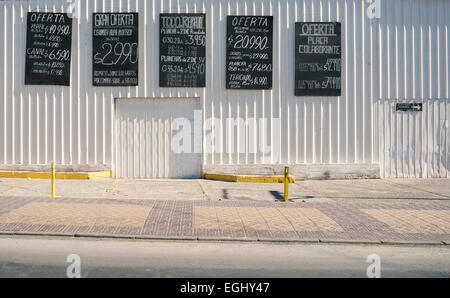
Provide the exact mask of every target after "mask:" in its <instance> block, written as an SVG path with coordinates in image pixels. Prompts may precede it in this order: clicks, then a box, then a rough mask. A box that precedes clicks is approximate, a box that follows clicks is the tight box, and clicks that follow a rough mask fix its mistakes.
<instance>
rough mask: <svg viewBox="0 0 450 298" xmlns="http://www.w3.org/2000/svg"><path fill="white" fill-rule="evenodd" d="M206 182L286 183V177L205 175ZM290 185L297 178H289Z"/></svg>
mask: <svg viewBox="0 0 450 298" xmlns="http://www.w3.org/2000/svg"><path fill="white" fill-rule="evenodd" d="M202 178H203V179H205V180H216V181H225V182H238V183H284V176H249V175H226V174H212V173H203V174H202ZM289 183H295V177H294V176H289Z"/></svg>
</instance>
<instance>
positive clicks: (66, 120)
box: [0, 0, 450, 177]
mask: <svg viewBox="0 0 450 298" xmlns="http://www.w3.org/2000/svg"><path fill="white" fill-rule="evenodd" d="M381 2H382V13H381V18H380V19H369V18H368V17H367V16H366V9H367V7H368V5H369V4H367V3H366V2H365V1H363V0H218V1H209V0H203V1H202V0H155V1H145V0H112V1H106V0H103V1H102V0H97V1H95V0H91V1H80V10H79V12H80V18H78V19H75V20H74V27H73V45H72V49H73V52H72V84H71V87H70V88H67V87H53V86H49V87H42V86H41V87H39V86H37V87H36V86H24V84H23V80H24V73H23V71H24V52H25V38H26V12H27V11H32V10H36V11H52V12H64V11H65V10H66V8H67V7H68V5H69V4H68V3H66V1H63V0H41V1H1V2H0V24H1V26H2V29H1V30H0V68H1V71H0V123H1V126H0V140H1V141H0V142H1V143H0V164H48V163H49V162H51V161H56V162H57V163H60V164H69V165H85V164H90V165H96V164H105V165H113V163H114V157H113V139H114V137H113V122H114V113H113V110H114V109H113V104H114V100H113V99H114V98H117V97H121V98H123V97H200V98H201V102H202V107H203V110H204V115H203V117H204V119H207V118H210V117H217V118H219V119H221V127H220V129H219V131H221V133H220V135H221V136H220V137H221V138H222V140H223V137H224V136H225V133H224V127H225V124H226V119H227V118H229V117H233V118H239V117H242V118H246V119H251V118H267V119H274V118H281V119H283V122H282V125H281V127H279V128H276V126H275V125H273V126H272V128H273V129H270V128H271V126H269V128H268V132H267V133H268V135H269V136H271V139H273V137H274V136H276V135H280V136H281V141H282V142H281V143H280V144H279V145H278V147H279V148H278V150H279V152H281V154H280V155H278V156H276V155H274V154H272V155H271V156H265V155H264V154H257V153H245V154H238V153H235V154H231V153H230V154H229V153H214V154H206V153H205V154H204V156H203V159H204V160H203V163H204V164H272V163H289V164H301V163H307V164H326V163H332V164H368V163H369V164H370V163H380V165H381V168H382V175H383V176H385V177H406V176H410V177H448V175H449V168H450V165H449V158H448V156H449V144H448V139H449V130H448V129H444V128H442V127H443V125H442V121H444V120H448V115H449V113H450V111H449V109H450V107H449V63H448V57H449V55H448V54H449V53H448V44H449V40H448V39H449V33H448V26H449V16H450V1H446V0H395V1H387V0H385V1H383V0H382V1H381ZM110 11H115V12H125V11H137V12H139V13H140V22H141V24H140V31H139V35H140V59H139V63H140V65H139V72H140V75H139V78H140V82H139V87H135V88H134V87H133V88H98V87H97V88H94V87H93V86H92V84H91V80H90V77H91V73H92V65H91V63H92V62H91V55H92V36H91V34H92V30H91V16H92V12H110ZM161 12H203V13H206V14H207V23H208V27H207V34H208V35H207V61H208V62H207V71H208V75H207V88H205V89H196V88H194V89H183V88H171V89H166V88H159V87H158V55H159V53H158V52H159V50H158V49H159V47H158V44H159V13H161ZM232 14H248V15H273V16H274V80H273V81H274V86H273V90H271V91H228V90H226V89H225V40H226V16H227V15H232ZM297 21H339V22H342V28H343V34H342V38H343V95H342V97H339V98H327V97H318V98H305V97H294V53H293V48H294V23H295V22H297ZM397 100H400V101H411V100H414V101H417V100H419V101H423V102H424V103H425V111H424V112H423V113H420V114H398V113H395V112H394V110H393V106H394V104H395V102H396V101H397ZM240 134H245V132H243V131H241V132H240ZM237 138H238V139H239V136H238V137H237ZM247 141H248V140H246V142H247ZM226 146H227V144H226V142H225V140H223V142H222V147H223V148H226ZM224 151H225V152H226V150H224ZM273 151H276V150H273Z"/></svg>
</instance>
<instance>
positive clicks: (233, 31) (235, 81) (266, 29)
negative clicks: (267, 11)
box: [226, 16, 273, 90]
mask: <svg viewBox="0 0 450 298" xmlns="http://www.w3.org/2000/svg"><path fill="white" fill-rule="evenodd" d="M226 67H227V72H226V73H227V81H226V84H227V88H228V89H255V90H257V89H261V90H264V89H272V70H273V17H271V16H228V19H227V64H226Z"/></svg>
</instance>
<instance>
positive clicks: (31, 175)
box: [0, 171, 111, 180]
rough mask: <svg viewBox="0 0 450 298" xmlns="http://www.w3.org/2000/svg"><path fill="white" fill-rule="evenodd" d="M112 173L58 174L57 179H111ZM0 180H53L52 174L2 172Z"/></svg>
mask: <svg viewBox="0 0 450 298" xmlns="http://www.w3.org/2000/svg"><path fill="white" fill-rule="evenodd" d="M110 177H111V172H110V171H107V172H92V173H69V172H65V173H62V172H59V173H56V179H61V180H90V179H96V178H110ZM0 178H14V179H52V173H51V172H49V173H44V172H0Z"/></svg>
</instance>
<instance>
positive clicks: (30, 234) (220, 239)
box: [0, 232, 450, 246]
mask: <svg viewBox="0 0 450 298" xmlns="http://www.w3.org/2000/svg"><path fill="white" fill-rule="evenodd" d="M0 236H24V237H27V236H28V237H33V236H34V237H55V238H56V237H61V238H86V239H114V240H152V241H158V240H159V241H192V242H197V241H198V242H202V241H204V242H241V243H290V244H353V245H405V246H406V245H409V246H411V245H424V246H425V245H426V246H448V245H450V244H449V243H450V241H417V242H414V241H383V240H381V241H376V240H332V239H329V240H327V239H272V238H227V237H201V236H200V237H196V236H180V237H178V236H132V235H106V234H105V235H102V234H77V233H75V234H64V233H34V232H0Z"/></svg>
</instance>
